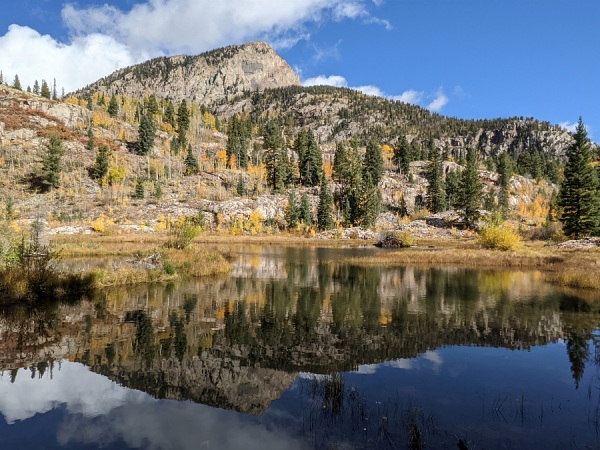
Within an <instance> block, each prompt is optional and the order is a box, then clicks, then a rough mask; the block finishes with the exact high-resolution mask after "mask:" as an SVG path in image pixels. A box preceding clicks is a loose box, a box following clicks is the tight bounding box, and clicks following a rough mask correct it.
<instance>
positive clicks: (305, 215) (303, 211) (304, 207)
mask: <svg viewBox="0 0 600 450" xmlns="http://www.w3.org/2000/svg"><path fill="white" fill-rule="evenodd" d="M300 220H301V221H302V223H303V224H304V225H306V226H308V227H310V226H311V225H312V207H311V205H310V200H309V199H308V195H306V192H304V193H303V194H302V199H301V200H300Z"/></svg>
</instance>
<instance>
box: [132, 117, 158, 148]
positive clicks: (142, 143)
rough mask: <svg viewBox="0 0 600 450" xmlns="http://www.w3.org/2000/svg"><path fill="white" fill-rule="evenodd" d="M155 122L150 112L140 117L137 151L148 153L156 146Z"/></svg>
mask: <svg viewBox="0 0 600 450" xmlns="http://www.w3.org/2000/svg"><path fill="white" fill-rule="evenodd" d="M155 133H156V131H155V129H154V123H153V122H152V119H151V118H150V116H149V115H148V114H144V115H143V116H142V118H141V119H140V126H139V129H138V141H137V145H136V147H137V153H138V154H139V155H147V154H148V152H150V150H152V148H154V134H155Z"/></svg>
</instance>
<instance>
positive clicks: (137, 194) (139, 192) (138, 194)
mask: <svg viewBox="0 0 600 450" xmlns="http://www.w3.org/2000/svg"><path fill="white" fill-rule="evenodd" d="M144 196H145V192H144V180H143V179H142V178H141V177H140V178H138V179H137V180H136V182H135V191H134V193H133V198H137V199H143V198H144Z"/></svg>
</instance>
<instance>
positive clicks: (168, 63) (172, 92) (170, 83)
mask: <svg viewBox="0 0 600 450" xmlns="http://www.w3.org/2000/svg"><path fill="white" fill-rule="evenodd" d="M299 85H300V79H299V78H298V75H297V74H296V73H295V72H294V71H293V70H292V69H291V67H290V66H289V65H288V63H287V62H285V60H283V59H282V58H281V57H280V56H279V55H278V54H277V53H276V52H275V51H274V50H273V49H272V48H271V46H269V45H268V44H266V43H264V42H251V43H249V44H245V45H241V46H230V47H225V48H221V49H217V50H213V51H211V52H208V53H204V54H202V55H198V56H173V57H170V58H166V57H164V58H156V59H152V60H150V61H147V62H145V63H142V64H139V65H136V66H133V67H128V68H125V69H121V70H119V71H117V72H115V73H113V74H112V75H110V76H108V77H105V78H103V79H101V80H99V81H97V82H96V83H94V84H92V85H91V86H89V87H88V88H86V89H84V90H82V91H80V92H78V95H80V94H83V93H87V92H91V93H95V92H100V93H104V94H105V95H112V94H115V95H128V96H132V97H138V98H140V97H143V96H146V95H150V94H155V95H156V96H157V97H161V98H169V99H171V100H173V101H175V102H181V101H182V100H184V99H186V100H188V101H193V102H195V103H198V104H204V105H207V106H210V105H213V104H215V103H217V102H221V101H223V100H227V99H228V98H233V97H235V96H238V95H239V94H241V93H243V92H245V91H249V92H251V91H256V90H264V89H269V88H277V87H283V86H299Z"/></svg>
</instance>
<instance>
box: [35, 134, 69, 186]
mask: <svg viewBox="0 0 600 450" xmlns="http://www.w3.org/2000/svg"><path fill="white" fill-rule="evenodd" d="M63 154H64V149H63V146H62V142H61V140H60V138H58V137H57V136H51V137H50V140H49V142H48V144H46V153H45V155H44V157H43V159H42V169H41V172H40V176H39V179H40V184H41V189H42V191H45V192H47V191H50V190H51V189H54V188H58V187H59V186H60V173H61V172H62V157H63Z"/></svg>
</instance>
